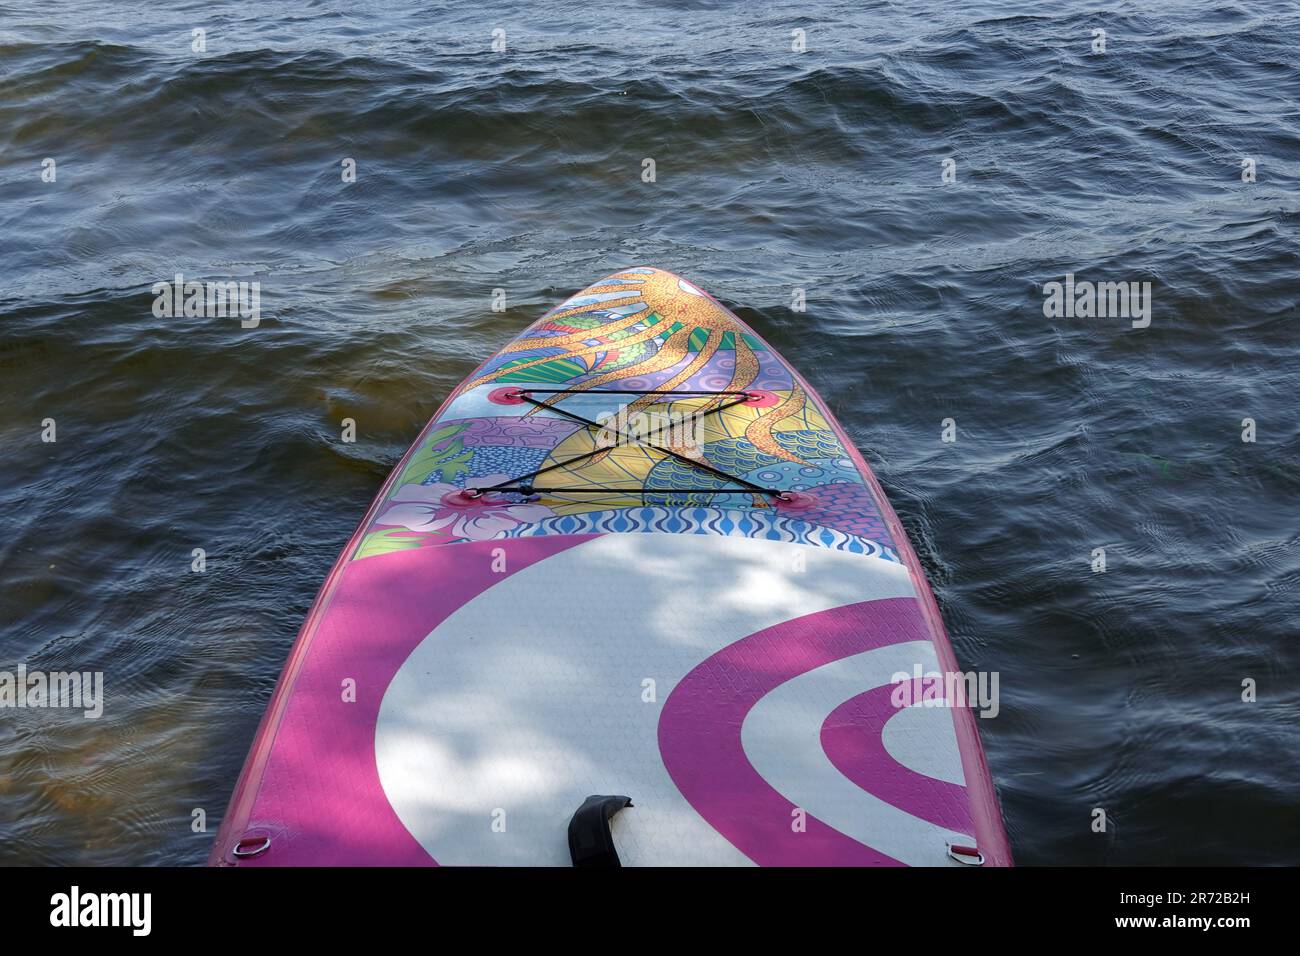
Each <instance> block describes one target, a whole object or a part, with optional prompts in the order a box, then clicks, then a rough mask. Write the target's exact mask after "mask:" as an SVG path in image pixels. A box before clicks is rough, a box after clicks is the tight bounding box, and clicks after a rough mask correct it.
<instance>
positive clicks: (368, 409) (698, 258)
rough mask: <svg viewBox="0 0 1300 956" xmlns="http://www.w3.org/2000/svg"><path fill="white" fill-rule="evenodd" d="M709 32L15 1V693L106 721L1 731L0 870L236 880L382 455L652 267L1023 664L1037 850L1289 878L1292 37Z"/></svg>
mask: <svg viewBox="0 0 1300 956" xmlns="http://www.w3.org/2000/svg"><path fill="white" fill-rule="evenodd" d="M395 6H400V7H401V9H400V10H394V9H393V7H395ZM698 6H699V5H696V4H686V3H660V4H650V5H636V4H631V3H626V2H624V0H613V2H611V3H607V4H605V5H604V6H602V7H600V8H593V7H592V6H591V5H590V4H587V3H577V2H567V0H552V2H547V3H544V4H540V5H539V4H524V3H519V4H508V5H503V6H499V7H498V8H497V9H495V10H493V9H491V8H490V7H484V6H479V5H471V6H469V7H467V6H465V5H462V4H445V5H444V4H407V5H396V4H387V3H374V4H370V3H359V2H356V0H347V2H343V0H337V2H336V0H322V2H316V3H310V4H300V3H287V2H259V3H256V4H251V3H221V2H217V3H212V2H207V0H205V2H202V3H191V4H184V5H177V6H174V7H173V8H172V10H171V11H170V12H166V11H160V10H159V9H157V6H156V5H155V4H154V3H141V2H135V0H119V2H114V3H103V2H87V0H72V2H68V3H62V4H56V5H50V4H38V5H37V4H30V3H28V2H24V3H22V4H18V5H15V4H13V3H10V2H5V3H3V4H2V5H0V278H2V282H3V284H2V285H0V442H2V443H3V449H4V468H3V472H2V473H0V507H2V509H3V516H4V521H3V525H2V526H0V527H3V531H4V533H3V536H0V628H2V630H0V669H13V668H15V667H16V666H17V665H18V664H19V663H24V662H25V663H26V664H27V665H28V666H29V667H31V668H34V669H35V668H41V669H46V670H60V669H74V668H75V669H81V670H102V671H104V673H105V681H106V684H107V692H108V695H109V700H108V705H107V709H106V711H105V714H104V716H103V717H102V718H101V719H99V720H98V721H93V720H84V719H81V718H80V717H79V716H77V715H74V714H69V713H66V712H58V711H32V710H23V711H14V710H7V711H2V712H0V861H3V862H6V863H122V862H131V863H142V864H160V863H198V862H201V861H202V860H203V859H204V858H205V856H206V854H207V851H208V847H209V844H210V841H211V837H212V834H213V833H214V832H215V827H216V823H217V822H218V820H219V818H220V816H221V814H222V813H223V812H224V809H225V804H226V800H227V798H228V796H229V793H230V791H231V789H232V787H233V785H234V782H235V778H236V776H237V774H238V772H239V768H240V766H241V765H242V762H243V759H244V756H245V753H246V750H247V747H248V744H249V742H250V741H251V739H252V736H253V732H254V730H255V728H256V725H257V722H258V720H259V718H260V715H261V713H262V710H263V707H264V705H265V703H266V701H267V699H268V697H269V695H270V693H271V689H272V687H273V686H274V682H275V679H276V677H277V675H278V673H279V669H280V666H281V664H282V663H283V661H284V658H285V655H286V653H287V651H288V649H289V646H290V644H291V642H292V640H293V638H294V635H295V633H296V631H297V628H298V626H299V624H300V623H301V621H302V618H303V616H304V614H305V612H306V610H307V608H308V606H309V604H310V602H311V600H312V598H313V596H314V594H315V592H316V589H317V587H318V586H319V585H320V583H321V581H322V580H323V578H324V576H325V574H326V572H327V571H328V569H329V567H330V565H331V564H332V562H333V561H334V559H335V557H336V555H337V553H338V551H339V549H340V548H341V547H342V545H343V544H344V542H345V541H346V539H347V537H348V535H349V534H350V532H351V531H352V529H353V527H354V525H355V523H356V522H357V521H358V520H359V519H360V517H361V515H362V513H363V511H364V510H365V507H366V505H367V503H368V502H369V500H370V499H371V497H372V496H373V495H374V493H375V492H376V490H377V489H378V487H379V484H380V482H381V480H382V479H383V477H384V476H385V474H386V473H387V471H388V470H389V469H390V468H391V467H392V465H393V464H394V463H395V462H396V461H397V459H398V457H399V456H400V455H401V453H402V452H403V451H404V450H405V448H406V446H407V445H408V443H409V442H410V441H411V440H412V439H413V438H414V436H415V435H416V433H417V431H418V430H419V428H420V427H421V425H422V424H423V423H424V422H425V420H426V419H427V418H428V417H429V416H430V415H431V413H432V412H433V410H434V409H435V408H436V406H437V404H438V403H439V402H440V400H441V399H442V398H443V397H444V396H445V395H446V393H447V392H448V391H449V390H450V389H451V388H452V387H453V386H454V385H455V384H457V383H458V382H459V381H460V380H461V378H462V377H464V376H465V375H466V374H467V373H468V372H469V371H470V370H471V369H472V368H473V367H474V366H475V365H476V364H477V363H478V361H479V360H480V359H482V358H483V357H485V356H486V355H487V354H489V353H490V352H491V351H493V350H494V349H495V348H496V347H497V346H498V345H499V344H500V343H501V342H503V341H504V340H505V339H506V338H507V337H508V336H510V335H512V334H513V333H514V332H516V331H517V330H518V329H519V328H521V327H522V326H523V325H525V324H526V323H528V322H530V321H531V320H532V319H534V318H535V317H536V316H537V315H539V314H540V313H541V312H542V311H544V310H545V309H546V308H547V307H549V306H550V305H552V304H554V303H555V302H557V301H558V300H559V299H560V298H562V297H563V296H565V295H567V294H569V293H571V292H573V291H575V290H577V289H579V288H581V287H582V286H584V285H586V284H587V283H588V282H590V281H591V280H593V279H595V278H597V277H599V276H601V275H604V274H606V273H608V272H611V271H613V270H615V269H617V268H620V267H623V266H626V265H630V264H636V263H651V264H656V265H660V266H663V267H665V268H668V269H671V270H674V271H676V272H679V273H681V274H683V275H685V276H688V277H690V278H691V279H693V280H694V281H696V282H698V283H700V284H701V285H703V286H704V287H705V288H707V289H709V290H710V291H712V292H713V293H714V294H716V295H718V296H719V297H720V298H721V299H722V300H723V301H724V302H726V303H727V304H729V305H731V306H732V307H733V308H734V309H735V310H736V311H737V313H738V314H739V315H740V316H741V317H742V318H743V319H745V320H746V321H747V322H749V323H751V324H752V325H753V326H755V328H757V329H758V331H759V332H760V333H761V334H762V335H763V336H764V337H766V338H767V339H769V340H770V341H771V342H772V343H773V344H774V345H775V346H776V347H777V348H779V349H780V350H781V351H782V352H784V354H785V355H786V356H787V357H788V358H789V359H790V360H791V361H792V362H793V364H794V365H795V366H796V367H798V368H800V369H801V370H803V371H804V372H805V373H806V374H807V375H808V376H809V378H810V379H811V380H812V382H813V384H814V385H815V386H816V387H817V388H818V390H819V391H820V392H821V393H822V395H823V396H824V397H825V398H826V399H827V401H828V402H829V404H830V405H831V407H832V409H833V411H834V412H835V413H836V414H837V415H838V416H839V417H840V419H841V421H842V422H843V423H844V425H845V427H846V428H847V430H848V431H849V433H850V434H851V436H852V437H853V438H854V439H855V441H857V443H858V444H859V446H860V447H861V449H862V451H863V452H864V454H865V455H866V457H867V458H868V460H870V461H871V462H872V464H873V465H874V466H875V467H876V468H877V470H878V473H879V475H880V477H881V479H882V481H883V482H884V484H885V486H886V488H887V490H888V492H889V494H890V496H891V499H892V500H893V502H894V504H895V506H896V508H897V509H898V511H899V513H900V515H901V516H902V518H903V521H904V523H905V524H906V526H907V528H908V530H909V532H910V533H911V535H912V536H913V540H914V541H915V543H916V545H917V547H918V549H919V551H920V553H921V556H922V559H923V561H924V563H925V565H926V568H927V570H928V572H929V574H930V577H931V580H932V581H933V584H934V587H935V591H936V594H937V596H938V598H939V602H940V604H941V606H942V608H943V612H944V616H945V619H946V620H947V622H948V626H949V629H950V631H951V633H952V637H953V642H954V645H955V647H956V651H957V656H958V658H959V660H960V661H961V663H962V664H963V666H965V667H968V668H972V669H975V668H978V669H989V670H997V671H998V672H1000V674H1001V690H1002V697H1003V700H1002V713H1001V716H999V717H998V718H997V719H995V720H984V721H982V722H981V723H982V724H983V726H982V727H981V730H982V731H983V737H984V743H985V747H986V749H987V752H988V757H989V762H990V765H991V768H992V772H993V776H994V778H995V781H996V783H997V785H998V789H999V792H1000V794H1001V798H1002V802H1003V807H1004V810H1005V814H1006V820H1007V826H1008V830H1009V833H1010V836H1011V839H1012V842H1013V845H1014V849H1015V853H1016V856H1017V859H1018V861H1019V862H1021V863H1022V864H1066V863H1085V864H1096V863H1109V864H1122V863H1134V864H1173V863H1191V862H1208V863H1245V864H1254V863H1282V862H1292V863H1294V862H1296V860H1297V859H1298V858H1300V853H1298V852H1297V851H1300V826H1297V822H1298V821H1297V814H1296V810H1295V803H1294V788H1295V785H1296V783H1297V780H1300V747H1298V746H1297V743H1298V741H1297V734H1296V726H1295V725H1296V718H1297V708H1298V707H1300V693H1298V692H1297V682H1296V674H1297V667H1298V665H1300V660H1298V659H1297V658H1298V652H1297V642H1296V639H1295V623H1296V609H1297V602H1298V600H1300V549H1298V548H1297V527H1298V525H1300V522H1298V521H1297V517H1298V514H1297V511H1298V509H1297V504H1296V503H1297V500H1298V496H1300V480H1298V479H1297V475H1296V462H1297V457H1298V456H1297V451H1298V450H1300V424H1298V423H1297V419H1296V396H1297V394H1298V393H1300V343H1298V342H1297V333H1296V327H1295V320H1296V317H1297V316H1296V307H1297V302H1298V301H1300V279H1297V271H1298V268H1297V267H1298V266H1300V249H1298V247H1297V235H1296V227H1297V221H1298V217H1300V193H1298V191H1297V185H1298V184H1300V159H1298V158H1297V157H1298V156H1300V152H1298V147H1300V136H1298V134H1297V129H1300V125H1298V124H1297V120H1298V119H1300V80H1298V78H1297V77H1298V75H1300V74H1298V73H1297V69H1296V63H1297V55H1296V50H1297V49H1300V10H1297V8H1296V7H1295V5H1294V4H1292V3H1289V2H1279V0H1275V2H1268V0H1264V2H1251V3H1244V2H1217V3H1216V2H1207V3H1182V2H1177V3H1174V2H1170V3H1141V4H1139V3H1124V2H1116V3H1111V4H1107V5H1105V6H1103V7H1099V8H1097V9H1096V10H1095V11H1094V12H1089V13H1086V14H1076V13H1067V12H1063V9H1062V7H1063V6H1065V5H1061V6H1058V5H1056V4H1042V3H1040V4H1032V3H1026V2H1023V0H1016V2H1007V3H1002V2H994V0H973V2H971V3H965V4H959V5H947V4H920V3H878V2H877V3H871V2H863V0H845V2H820V3H800V4H754V3H741V2H737V3H725V2H717V3H712V4H708V5H705V6H704V8H703V9H697V7H698ZM194 27H203V28H205V29H206V31H207V35H206V43H207V49H206V52H205V53H203V54H201V55H199V54H195V53H193V52H191V49H190V44H191V41H192V35H191V32H190V31H191V29H192V28H194ZM495 27H502V28H504V29H505V30H506V42H507V52H506V53H504V54H494V53H492V52H491V49H490V44H491V42H492V35H491V33H492V30H493V28H495ZM1095 27H1102V28H1104V29H1105V30H1106V31H1107V50H1106V52H1105V53H1104V54H1093V53H1091V50H1090V48H1091V44H1092V42H1093V32H1092V31H1093V29H1094V28H1095ZM796 28H799V29H803V30H804V31H806V36H807V44H808V52H805V53H802V54H798V53H795V52H793V51H792V50H791V43H792V35H791V31H792V30H793V29H796ZM46 157H50V158H53V159H55V160H56V163H57V166H56V171H57V180H56V181H55V182H54V183H44V182H42V181H41V175H40V174H41V161H42V159H44V158H46ZM347 157H351V158H354V159H355V160H356V161H357V172H358V177H357V181H356V182H355V183H353V184H344V183H343V182H342V177H341V175H340V171H341V162H342V160H343V159H344V158H347ZM647 157H649V158H653V159H654V160H655V161H656V165H657V168H656V172H657V182H655V183H645V182H643V181H642V178H641V172H642V160H643V159H645V158H647ZM945 157H952V158H954V159H955V160H956V163H957V166H956V175H957V181H956V182H955V183H952V184H947V185H945V184H943V183H941V181H940V180H941V173H942V166H941V164H942V161H943V159H944V158H945ZM1243 157H1251V158H1254V159H1255V160H1256V162H1257V181H1256V182H1254V183H1244V182H1242V179H1241V172H1242V171H1241V168H1240V164H1241V160H1242V158H1243ZM176 272H182V273H184V274H185V275H186V276H187V277H191V278H201V279H228V278H232V277H233V278H243V279H247V280H256V281H259V282H260V283H261V309H262V316H263V318H262V322H261V324H260V326H259V327H257V328H255V329H245V328H242V327H241V326H240V323H239V322H238V320H236V319H229V318H225V319H222V318H183V317H182V318H174V319H157V318H155V317H154V316H153V314H152V312H151V305H152V302H153V296H152V294H151V291H150V287H151V286H152V284H153V283H155V282H158V281H163V280H167V279H170V278H171V277H172V276H173V275H174V274H175V273H176ZM1067 272H1069V273H1073V274H1075V275H1076V276H1078V277H1079V278H1080V279H1091V280H1093V281H1149V282H1151V283H1152V289H1153V293H1152V294H1153V313H1152V321H1151V325H1150V327H1149V328H1147V329H1134V328H1132V327H1131V324H1130V322H1129V320H1128V319H1124V318H1047V317H1045V316H1044V313H1043V293H1042V288H1043V285H1044V284H1045V283H1047V282H1051V281H1053V280H1062V279H1063V277H1064V276H1065V274H1066V273H1067ZM495 288H502V289H505V290H506V294H507V304H508V308H507V310H506V311H505V312H504V313H494V312H492V311H491V296H492V290H493V289H495ZM795 288H804V289H806V290H807V299H808V307H807V311H806V312H798V311H795V310H793V309H792V308H791V297H792V294H793V290H794V289H795ZM948 417H952V418H954V419H955V420H956V423H957V429H958V431H957V435H958V440H957V442H956V443H951V444H945V443H943V442H941V441H940V428H941V422H942V420H943V419H945V418H948ZM1247 417H1249V418H1253V419H1254V420H1255V421H1256V423H1257V429H1258V440H1257V441H1256V442H1254V443H1245V442H1243V441H1242V440H1241V433H1242V419H1243V418H1247ZM46 418H53V419H54V420H55V422H56V427H57V442H56V443H54V444H48V443H43V442H42V441H41V428H42V424H41V423H42V420H43V419H46ZM343 418H353V419H355V420H356V423H357V433H358V439H357V441H356V443H355V444H345V443H343V442H341V441H340V428H341V424H340V422H341V420H342V419H343ZM1098 547H1104V548H1105V549H1106V556H1107V571H1106V572H1105V573H1104V574H1099V573H1092V571H1091V569H1090V562H1091V561H1092V552H1093V549H1094V548H1098ZM194 548H203V549H205V551H206V553H207V561H208V564H207V571H206V573H203V574H196V573H192V572H191V570H190V566H191V560H192V558H191V554H192V550H193V549H194ZM1246 678H1253V679H1254V680H1255V681H1256V682H1257V686H1258V701H1257V702H1255V703H1244V702H1242V700H1241V693H1242V687H1241V685H1242V681H1243V680H1244V679H1246ZM1096 807H1101V808H1104V809H1105V810H1106V811H1107V813H1108V814H1109V817H1110V825H1109V827H1108V831H1107V832H1106V833H1105V834H1097V833H1093V832H1091V829H1090V824H1091V822H1092V815H1091V814H1092V810H1093V808H1096ZM196 808H198V809H203V810H205V811H206V813H207V815H208V816H207V822H208V832H207V833H206V834H205V833H195V832H192V827H191V820H192V814H193V812H194V811H195V809H196Z"/></svg>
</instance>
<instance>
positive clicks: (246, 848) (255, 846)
mask: <svg viewBox="0 0 1300 956" xmlns="http://www.w3.org/2000/svg"><path fill="white" fill-rule="evenodd" d="M269 849H271V838H270V837H269V836H246V837H242V838H241V839H240V840H239V842H238V843H236V844H235V845H234V847H233V848H232V849H231V851H230V855H231V856H234V857H237V858H239V859H241V860H246V859H248V858H249V857H254V856H261V855H262V854H263V853H265V852H266V851H267V850H269Z"/></svg>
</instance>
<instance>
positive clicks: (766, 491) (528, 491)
mask: <svg viewBox="0 0 1300 956" xmlns="http://www.w3.org/2000/svg"><path fill="white" fill-rule="evenodd" d="M531 392H536V393H538V394H543V393H545V394H551V395H569V394H575V395H591V394H602V393H603V394H607V395H740V396H743V397H741V398H739V399H737V400H736V401H734V402H728V403H727V404H725V405H720V406H718V407H717V408H713V409H710V410H709V411H707V412H705V413H704V415H712V414H713V413H714V412H720V411H723V410H724V409H727V408H731V407H732V406H735V405H741V404H744V403H745V402H747V401H749V398H750V393H749V392H740V391H725V392H677V391H634V390H632V389H588V390H580V389H559V388H551V389H546V388H529V389H519V390H518V391H517V392H516V393H515V395H514V397H516V398H518V399H520V400H521V401H525V402H527V403H528V404H530V405H535V406H537V407H538V408H547V409H550V410H551V411H553V412H555V413H556V414H559V415H563V416H564V417H565V418H568V419H571V420H573V421H575V422H580V423H582V424H583V425H586V426H587V427H588V428H609V427H610V426H609V425H608V424H604V425H602V424H601V423H600V422H597V421H592V420H591V419H590V418H583V417H582V416H581V415H575V414H574V413H573V412H570V411H569V410H568V409H564V408H558V407H556V406H555V405H547V404H546V403H545V402H539V401H537V400H536V399H532V398H529V397H528V393H531ZM700 417H701V418H703V417H704V416H703V415H701V416H700ZM670 427H672V426H671V425H665V426H663V428H657V429H655V431H653V432H651V433H650V434H651V435H657V434H659V432H661V431H663V430H664V428H670ZM611 430H612V431H613V432H614V434H616V435H618V436H619V437H620V438H626V439H628V440H629V441H631V442H633V443H634V444H639V445H645V446H646V447H647V448H653V449H655V450H656V451H661V452H663V453H664V454H665V455H671V456H672V457H673V458H676V459H677V460H678V461H682V462H685V463H686V464H688V465H690V466H691V467H693V468H698V469H700V470H702V471H707V472H709V473H710V474H713V475H717V476H718V477H719V478H723V479H725V480H727V481H734V482H735V483H736V484H738V485H743V486H744V487H743V488H662V489H660V488H647V487H645V486H642V487H640V488H610V487H605V486H599V485H596V486H591V485H589V486H585V487H581V488H534V487H533V484H532V481H531V480H530V479H532V478H536V477H537V476H538V475H543V474H546V473H547V472H548V471H554V470H555V469H557V468H565V467H567V466H569V465H571V464H573V463H574V462H576V461H582V460H584V459H587V458H592V457H594V456H596V455H599V454H600V453H601V452H604V451H608V450H609V449H608V448H597V449H595V450H594V451H589V452H586V453H584V454H581V455H576V456H574V457H573V458H569V459H567V460H565V461H561V462H557V463H556V464H554V465H547V466H546V467H545V468H539V469H537V470H536V471H531V472H529V473H528V474H526V475H521V476H520V477H518V478H507V479H506V480H505V481H502V482H498V483H497V484H495V485H491V486H489V487H487V488H467V489H465V490H466V492H467V493H468V494H470V495H471V497H474V498H477V497H480V496H481V495H483V494H484V493H486V492H489V491H513V492H517V493H519V494H524V495H533V494H537V493H541V492H556V493H563V494H580V493H592V494H628V493H631V492H641V493H643V494H671V493H679V494H714V495H739V494H746V493H756V494H761V495H773V496H775V497H777V498H780V499H781V500H783V501H784V500H787V499H788V498H789V495H788V494H787V493H786V492H784V491H781V490H780V489H777V488H764V487H763V486H762V485H756V484H754V483H753V482H752V481H747V480H746V479H744V478H740V477H738V476H736V475H731V474H728V473H727V472H725V471H723V470H722V469H720V468H714V467H713V466H712V465H710V464H707V463H705V462H702V461H696V460H695V459H694V458H689V457H687V456H686V455H683V454H680V453H679V452H675V451H673V450H672V449H671V448H665V447H663V446H662V445H656V444H654V443H653V442H649V441H645V440H644V439H636V438H633V437H632V436H631V435H628V434H626V433H624V432H621V431H619V430H618V429H611Z"/></svg>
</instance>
